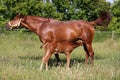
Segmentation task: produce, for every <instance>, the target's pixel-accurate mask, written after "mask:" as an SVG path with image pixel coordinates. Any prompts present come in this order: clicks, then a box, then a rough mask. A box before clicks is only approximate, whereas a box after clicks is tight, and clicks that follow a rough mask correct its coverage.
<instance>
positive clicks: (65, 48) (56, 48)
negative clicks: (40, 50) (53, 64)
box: [40, 40, 83, 70]
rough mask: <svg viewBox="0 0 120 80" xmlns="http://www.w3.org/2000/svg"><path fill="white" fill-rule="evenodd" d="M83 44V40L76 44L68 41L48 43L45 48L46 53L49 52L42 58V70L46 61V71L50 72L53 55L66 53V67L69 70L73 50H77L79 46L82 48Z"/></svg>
mask: <svg viewBox="0 0 120 80" xmlns="http://www.w3.org/2000/svg"><path fill="white" fill-rule="evenodd" d="M82 44H83V42H82V40H77V41H75V42H68V41H61V42H52V43H48V44H46V45H44V46H43V47H44V49H45V51H47V52H46V54H44V56H43V58H42V63H41V66H40V70H41V69H42V67H43V64H44V61H45V63H46V70H48V61H49V58H50V57H51V55H52V54H53V53H54V54H58V53H64V54H65V55H66V58H67V65H66V67H67V69H69V66H70V54H71V52H72V51H73V49H75V48H76V47H78V46H81V45H82ZM51 45H52V46H51ZM49 52H50V53H49Z"/></svg>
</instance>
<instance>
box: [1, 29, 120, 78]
mask: <svg viewBox="0 0 120 80" xmlns="http://www.w3.org/2000/svg"><path fill="white" fill-rule="evenodd" d="M105 34H106V33H104V34H103V33H102V34H98V33H96V34H95V39H94V42H93V48H94V51H95V63H94V66H91V65H88V66H86V65H85V63H84V61H85V52H84V50H83V48H82V47H78V48H76V49H75V50H74V51H73V52H72V54H71V69H70V70H66V67H65V64H66V57H65V55H64V54H60V58H61V60H62V64H63V65H62V66H56V64H55V63H56V59H55V58H54V56H52V57H51V58H50V61H49V71H45V69H43V70H42V71H40V70H39V66H40V63H41V58H42V55H43V54H44V50H43V49H40V45H41V43H40V41H39V39H38V37H37V36H36V35H35V34H33V33H31V32H21V31H12V32H11V31H4V32H0V80H120V38H116V39H115V40H111V37H107V38H106V36H105ZM107 35H108V34H107Z"/></svg>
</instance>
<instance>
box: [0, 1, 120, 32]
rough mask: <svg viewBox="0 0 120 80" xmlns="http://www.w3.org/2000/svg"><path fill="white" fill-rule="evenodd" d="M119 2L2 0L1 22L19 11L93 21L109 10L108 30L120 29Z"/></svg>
mask: <svg viewBox="0 0 120 80" xmlns="http://www.w3.org/2000/svg"><path fill="white" fill-rule="evenodd" d="M119 4H120V0H115V2H114V3H112V4H110V3H109V2H106V0H0V24H2V25H4V24H5V23H6V22H7V21H8V20H10V19H12V18H13V17H14V16H15V15H16V14H18V13H21V14H23V15H36V16H42V17H47V18H55V19H58V20H81V19H82V20H88V21H92V20H95V19H96V18H97V17H98V16H99V13H100V12H101V11H109V12H111V15H112V17H113V18H112V20H111V24H110V25H109V27H108V30H115V31H120V15H119V13H120V5H119ZM111 5H112V6H111ZM100 29H101V28H99V27H98V30H100Z"/></svg>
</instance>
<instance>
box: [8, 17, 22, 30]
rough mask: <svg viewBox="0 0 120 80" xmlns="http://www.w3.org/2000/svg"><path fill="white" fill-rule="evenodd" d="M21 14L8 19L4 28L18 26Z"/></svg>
mask: <svg viewBox="0 0 120 80" xmlns="http://www.w3.org/2000/svg"><path fill="white" fill-rule="evenodd" d="M21 20H22V18H21V16H20V15H16V16H15V17H14V18H13V20H10V21H9V22H8V23H7V25H6V29H7V30H9V29H12V28H15V27H18V26H20V23H21Z"/></svg>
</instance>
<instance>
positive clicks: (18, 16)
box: [15, 13, 24, 19]
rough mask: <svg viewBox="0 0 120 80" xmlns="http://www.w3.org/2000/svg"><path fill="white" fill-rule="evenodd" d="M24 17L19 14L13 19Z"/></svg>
mask: <svg viewBox="0 0 120 80" xmlns="http://www.w3.org/2000/svg"><path fill="white" fill-rule="evenodd" d="M23 17H24V16H23V15H22V14H21V13H18V14H17V15H16V16H15V18H16V19H17V18H23Z"/></svg>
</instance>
